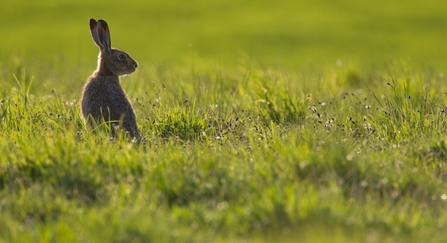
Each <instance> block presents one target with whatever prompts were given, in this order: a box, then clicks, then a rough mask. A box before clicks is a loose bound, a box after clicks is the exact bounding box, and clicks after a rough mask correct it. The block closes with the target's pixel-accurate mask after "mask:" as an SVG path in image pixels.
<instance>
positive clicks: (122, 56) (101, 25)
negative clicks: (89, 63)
mask: <svg viewBox="0 0 447 243" xmlns="http://www.w3.org/2000/svg"><path fill="white" fill-rule="evenodd" d="M90 32H91V33H92V37H93V41H95V44H96V45H97V46H98V47H99V49H100V50H101V52H100V53H99V60H98V72H99V73H102V74H113V75H115V76H120V75H126V74H131V73H133V72H135V70H136V69H137V66H138V64H137V62H136V61H135V60H134V59H133V58H132V57H130V55H129V54H127V53H126V52H123V51H120V50H118V49H114V48H112V43H111V40H110V31H109V27H108V26H107V23H106V21H104V20H102V19H100V20H98V21H96V20H94V19H90Z"/></svg>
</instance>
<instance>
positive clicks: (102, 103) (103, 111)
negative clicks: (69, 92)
mask: <svg viewBox="0 0 447 243" xmlns="http://www.w3.org/2000/svg"><path fill="white" fill-rule="evenodd" d="M90 29H91V32H92V37H93V40H94V42H95V43H96V45H97V46H98V47H99V48H100V51H101V52H100V54H99V59H98V67H97V69H96V71H95V72H93V74H92V75H91V76H90V77H89V78H88V80H87V83H86V84H85V86H84V90H83V92H82V97H81V115H82V118H83V119H84V122H85V123H86V124H87V125H90V126H92V125H93V124H94V123H95V122H97V121H98V120H102V119H104V120H105V121H106V122H111V123H112V124H114V125H118V124H120V120H122V124H121V125H122V128H124V129H125V130H126V131H127V132H129V133H130V135H131V136H132V137H134V138H137V139H139V138H140V137H141V135H140V131H139V129H138V126H137V123H136V116H135V112H134V110H133V108H132V105H131V104H130V101H129V100H128V98H127V96H126V93H125V92H124V90H123V89H122V87H121V85H120V80H119V76H121V75H126V74H131V73H133V72H135V70H136V68H137V66H138V65H137V63H136V62H135V60H134V59H132V58H131V57H130V56H129V54H127V53H125V52H123V51H120V50H117V49H113V48H111V41H110V32H109V30H108V26H107V23H106V22H105V21H103V20H99V21H98V22H96V21H95V20H94V19H91V20H90Z"/></svg>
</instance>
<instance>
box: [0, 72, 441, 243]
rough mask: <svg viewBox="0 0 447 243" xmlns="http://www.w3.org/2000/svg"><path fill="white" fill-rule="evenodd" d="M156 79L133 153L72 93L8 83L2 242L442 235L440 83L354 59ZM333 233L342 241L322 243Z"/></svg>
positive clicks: (22, 80) (141, 110)
mask: <svg viewBox="0 0 447 243" xmlns="http://www.w3.org/2000/svg"><path fill="white" fill-rule="evenodd" d="M389 65H390V66H389V67H390V69H393V70H397V69H398V68H399V66H397V67H394V66H393V65H395V64H389ZM403 65H411V64H403ZM409 67H410V66H403V68H405V69H407V68H409ZM395 68H397V69H395ZM150 70H152V71H150V72H145V73H143V74H140V75H139V76H138V78H140V79H141V78H142V79H144V80H153V84H152V85H151V86H150V87H145V88H144V89H140V90H136V89H132V88H130V90H131V91H130V92H128V93H129V94H128V95H129V97H131V100H132V102H133V104H134V107H135V110H136V113H137V115H138V118H139V120H138V123H139V126H140V127H141V130H142V134H143V136H144V139H143V141H142V142H141V143H139V144H135V143H132V141H129V140H128V139H127V138H126V137H118V138H111V137H110V133H108V132H107V131H105V130H104V129H97V130H95V131H91V130H89V129H87V128H86V127H85V126H84V125H83V124H82V120H81V118H80V116H79V107H78V106H79V104H78V103H77V102H76V99H73V98H72V97H73V95H66V94H60V93H58V92H57V91H49V93H47V94H45V95H39V96H36V95H34V94H33V93H32V92H31V90H33V86H35V85H36V81H35V80H34V81H32V80H33V78H29V75H28V74H27V73H26V72H25V71H23V73H21V74H18V75H16V77H15V78H14V80H15V82H14V83H12V84H11V83H9V84H8V85H5V86H4V87H3V88H2V91H1V92H2V94H4V96H3V98H2V99H1V109H0V111H1V112H0V113H1V120H0V121H1V123H0V136H1V139H0V144H1V147H2V157H1V159H0V160H1V173H0V186H1V192H0V193H1V195H2V196H1V200H0V203H1V205H2V206H1V208H2V218H1V221H0V227H1V228H2V229H4V230H2V231H1V232H2V233H1V237H2V239H3V240H4V241H7V242H10V241H12V242H23V241H39V242H47V241H51V240H56V241H73V242H85V241H93V242H97V241H102V242H103V241H128V240H129V239H135V240H136V241H138V242H147V241H204V242H206V241H210V240H211V239H213V240H215V241H220V240H222V241H227V240H229V239H233V240H254V241H261V242H262V241H273V240H276V239H281V240H283V241H287V240H291V241H293V239H295V238H296V237H304V238H303V239H306V240H307V241H310V242H314V241H316V240H319V241H322V242H333V240H335V241H339V242H346V241H350V240H351V241H372V242H382V241H384V240H391V241H392V240H396V241H407V240H409V238H407V235H409V236H411V237H412V238H413V239H414V240H415V241H416V242H417V241H418V240H419V239H423V238H427V237H430V238H431V237H435V236H439V237H441V235H442V234H443V231H444V229H445V223H446V219H447V217H446V216H447V215H446V214H445V213H444V211H445V207H446V206H445V199H446V198H447V196H445V195H446V192H445V191H444V188H445V169H444V163H445V160H446V158H447V156H446V146H445V137H444V135H443V134H444V133H445V122H446V119H445V111H444V92H445V91H444V88H443V87H442V86H440V84H441V83H442V81H443V79H444V78H443V76H442V75H441V76H440V75H439V74H436V73H433V72H432V71H426V70H414V71H408V72H406V71H405V72H403V71H387V70H385V71H380V70H378V71H376V72H375V74H374V75H369V74H368V73H364V72H362V71H356V70H360V69H356V67H355V65H350V66H349V67H344V66H343V65H341V66H334V67H331V68H328V69H327V70H326V71H324V70H323V71H322V72H321V73H320V74H318V75H317V74H315V73H312V72H311V71H309V72H307V71H306V70H303V71H300V72H289V71H284V70H280V69H263V68H259V67H256V66H253V65H252V66H244V65H240V66H237V67H219V68H215V67H213V68H207V67H206V66H202V67H199V68H197V69H196V70H194V69H191V68H188V69H184V68H183V67H179V68H173V69H171V70H170V71H169V72H168V73H165V72H166V70H164V69H163V67H157V66H154V67H151V68H150ZM399 70H401V69H399ZM163 73H165V74H163ZM354 73H356V74H354ZM315 77H316V78H315ZM134 78H135V77H133V78H132V80H124V83H123V85H124V86H126V85H129V87H132V86H133V85H135V84H130V83H126V82H137V81H136V80H134ZM179 78H181V80H180V82H179V83H177V84H176V85H173V84H175V82H174V81H177V80H179ZM231 80H234V81H231ZM308 80H312V82H309V81H308ZM356 80H357V81H356ZM363 80H369V84H365V83H364V81H363ZM40 92H42V91H40ZM74 96H75V97H76V95H74ZM106 225H107V227H106ZM334 227H335V229H336V230H335V229H334ZM99 229H101V230H99ZM421 229H422V230H421ZM334 230H335V231H334ZM309 232H312V233H309ZM328 232H330V233H331V234H333V235H334V238H332V237H320V236H319V235H322V234H325V233H328ZM440 239H441V238H440Z"/></svg>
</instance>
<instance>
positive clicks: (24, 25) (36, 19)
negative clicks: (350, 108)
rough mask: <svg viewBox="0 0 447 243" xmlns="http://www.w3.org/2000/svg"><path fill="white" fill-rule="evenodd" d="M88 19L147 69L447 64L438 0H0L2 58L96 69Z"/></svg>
mask: <svg viewBox="0 0 447 243" xmlns="http://www.w3.org/2000/svg"><path fill="white" fill-rule="evenodd" d="M90 18H96V19H99V18H102V19H105V20H107V21H108V23H109V26H110V29H111V33H112V42H113V43H112V45H113V46H114V47H117V48H119V49H123V50H126V51H128V52H129V53H130V54H131V55H132V56H134V58H135V59H137V60H138V61H139V62H140V64H143V66H144V65H153V64H157V63H161V64H165V65H177V64H182V63H184V62H185V60H186V61H188V60H189V59H190V58H191V57H192V56H195V57H198V58H200V59H203V60H207V61H208V60H209V61H212V62H216V63H224V64H226V63H228V64H234V63H238V62H240V59H241V58H243V59H247V58H248V59H250V60H252V61H254V62H256V63H258V64H260V65H262V66H273V67H284V68H301V67H308V66H320V65H325V64H328V63H331V64H335V62H336V61H337V60H339V59H340V60H349V61H355V62H360V63H365V64H367V65H370V64H380V63H382V62H386V61H387V60H389V59H390V58H393V59H405V60H410V61H414V62H417V63H419V62H420V63H424V64H428V65H431V66H435V67H437V68H439V69H443V70H444V69H446V68H447V45H446V41H447V34H446V32H447V2H445V1H441V0H413V1H405V2H404V1H385V0H377V1H364V0H360V1H355V0H341V1H332V0H318V1H310V0H275V1H273V0H256V1H254V0H246V1H241V0H212V1H205V0H190V1H175V0H155V1H144V0H127V1H87V0H79V1H59V0H41V1H25V0H15V1H3V2H2V3H1V7H0V29H1V32H2V38H0V58H1V59H0V63H1V64H2V65H3V66H8V65H10V64H11V62H14V58H15V57H20V58H21V59H24V60H26V61H32V62H33V63H37V64H39V65H42V66H45V65H46V66H48V67H56V66H58V65H61V64H68V65H76V66H80V67H89V66H93V67H94V66H95V62H96V60H95V59H96V54H97V51H98V50H97V47H96V46H95V45H94V44H93V42H92V40H91V37H90V33H89V27H88V20H89V19H90ZM72 67H75V66H72Z"/></svg>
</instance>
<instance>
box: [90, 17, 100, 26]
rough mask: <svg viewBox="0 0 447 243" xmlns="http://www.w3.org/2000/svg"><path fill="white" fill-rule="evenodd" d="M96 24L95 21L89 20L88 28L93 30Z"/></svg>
mask: <svg viewBox="0 0 447 243" xmlns="http://www.w3.org/2000/svg"><path fill="white" fill-rule="evenodd" d="M97 23H98V22H96V20H95V19H90V28H94V27H95V26H96V24H97Z"/></svg>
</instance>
